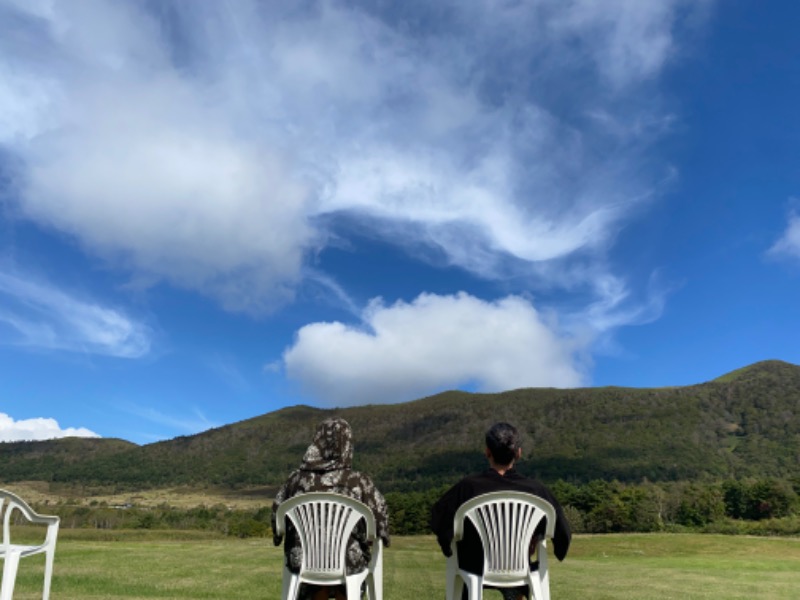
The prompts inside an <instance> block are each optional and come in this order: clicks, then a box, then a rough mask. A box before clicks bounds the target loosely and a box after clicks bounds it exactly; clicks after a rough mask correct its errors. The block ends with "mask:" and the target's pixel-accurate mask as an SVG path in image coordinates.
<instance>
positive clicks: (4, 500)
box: [0, 490, 59, 600]
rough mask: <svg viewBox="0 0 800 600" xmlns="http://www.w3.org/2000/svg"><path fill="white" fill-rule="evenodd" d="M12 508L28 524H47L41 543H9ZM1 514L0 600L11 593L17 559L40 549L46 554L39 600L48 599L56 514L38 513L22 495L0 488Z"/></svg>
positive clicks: (54, 547)
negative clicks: (0, 561) (0, 570)
mask: <svg viewBox="0 0 800 600" xmlns="http://www.w3.org/2000/svg"><path fill="white" fill-rule="evenodd" d="M15 510H16V511H19V513H21V514H22V516H24V517H25V518H26V519H27V520H28V521H30V522H31V523H37V524H41V525H47V533H46V534H45V539H44V542H42V543H41V544H37V545H24V544H12V543H11V515H12V513H13V512H14V511H15ZM0 515H2V517H3V545H2V546H0V558H2V559H3V585H2V587H1V588H0V600H11V599H12V597H13V595H14V584H15V583H16V581H17V567H18V566H19V559H20V558H24V557H25V556H33V555H34V554H41V553H42V552H44V554H45V562H44V592H43V594H42V600H48V598H50V581H51V580H52V578H53V559H54V558H55V554H56V538H57V537H58V524H59V519H58V517H51V516H47V515H39V514H37V513H35V512H33V509H31V507H30V506H28V505H27V504H26V503H25V501H24V500H22V498H20V497H19V496H17V495H16V494H12V493H11V492H8V491H6V490H0Z"/></svg>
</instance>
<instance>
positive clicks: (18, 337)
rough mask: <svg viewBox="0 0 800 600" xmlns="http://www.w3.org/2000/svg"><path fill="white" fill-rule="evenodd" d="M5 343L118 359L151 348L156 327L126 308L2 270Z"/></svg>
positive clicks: (0, 321)
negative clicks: (130, 313) (100, 301)
mask: <svg viewBox="0 0 800 600" xmlns="http://www.w3.org/2000/svg"><path fill="white" fill-rule="evenodd" d="M0 326H4V327H3V329H4V330H5V332H4V333H3V335H2V338H0V343H5V344H14V345H19V346H25V347H30V348H35V349H47V350H64V351H68V352H80V353H86V354H98V355H105V356H114V357H119V358H140V357H142V356H144V355H146V354H147V353H148V352H149V351H150V346H151V337H152V331H151V330H150V328H149V327H148V326H147V325H145V324H143V323H140V322H137V321H135V320H133V319H131V318H130V317H128V316H127V315H125V314H124V313H123V312H121V311H118V310H115V309H113V308H109V307H106V306H102V305H100V304H97V303H95V302H92V301H87V300H85V299H79V298H77V297H75V296H71V295H69V294H67V293H66V292H64V291H62V290H59V289H57V288H55V287H53V286H52V285H49V284H45V283H41V282H37V281H34V280H31V279H26V278H23V277H20V276H18V275H16V274H12V273H9V272H3V271H0Z"/></svg>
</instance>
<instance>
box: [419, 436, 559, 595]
mask: <svg viewBox="0 0 800 600" xmlns="http://www.w3.org/2000/svg"><path fill="white" fill-rule="evenodd" d="M521 456H522V448H521V447H520V445H519V434H518V432H517V430H516V428H515V427H514V426H513V425H509V424H508V423H496V424H495V425H493V426H492V427H491V428H490V429H489V431H487V432H486V458H487V459H488V460H489V468H488V469H486V470H485V471H483V472H481V473H475V474H474V475H469V476H467V477H465V478H464V479H462V480H461V481H459V482H458V483H457V484H455V485H454V486H453V487H452V488H450V489H449V490H448V491H447V492H445V494H444V495H443V496H442V497H441V498H440V499H439V500H438V501H437V502H436V504H434V506H433V509H432V510H431V521H430V526H431V530H432V531H433V533H435V534H436V540H437V541H438V542H439V546H440V547H441V549H442V553H443V554H444V555H445V556H451V555H452V549H451V544H452V542H453V518H454V517H455V514H456V511H457V510H458V507H459V506H461V505H462V504H463V503H464V502H466V501H467V500H469V499H471V498H474V497H475V496H479V495H481V494H486V493H489V492H497V491H504V490H513V491H517V492H526V493H529V494H534V495H536V496H539V497H540V498H543V499H545V500H547V501H548V502H549V503H550V504H552V505H553V508H555V510H556V524H555V534H554V536H553V552H554V554H555V555H556V558H558V560H564V557H565V556H566V555H567V551H568V550H569V544H570V541H571V539H572V532H571V530H570V526H569V522H568V521H567V519H566V517H565V516H564V510H563V509H562V508H561V505H560V504H559V503H558V500H556V498H555V496H553V494H552V493H551V492H550V490H548V489H547V487H545V486H544V485H543V484H542V483H540V482H538V481H536V480H535V479H530V478H528V477H525V476H524V475H522V474H521V473H520V472H519V471H517V470H516V469H515V468H514V463H515V462H516V461H517V460H519V458H520V457H521ZM545 525H546V523H545V521H544V520H542V522H541V523H540V524H539V527H537V530H536V535H535V536H534V537H537V536H541V535H543V534H544V529H545ZM458 566H459V567H460V568H462V569H464V570H465V571H469V572H470V573H478V574H480V573H482V572H483V546H482V545H481V541H480V538H479V537H478V532H477V531H476V530H475V528H474V527H473V526H472V524H471V523H470V522H469V520H467V522H466V523H465V525H464V537H463V539H462V540H461V541H460V542H458ZM500 591H501V592H502V593H503V597H504V599H505V600H521V599H523V598H525V596H526V594H527V593H528V590H527V587H523V588H521V589H519V588H515V589H505V590H500ZM464 594H465V595H466V589H464Z"/></svg>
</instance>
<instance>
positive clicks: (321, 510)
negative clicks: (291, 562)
mask: <svg viewBox="0 0 800 600" xmlns="http://www.w3.org/2000/svg"><path fill="white" fill-rule="evenodd" d="M290 515H291V517H290V518H292V520H293V521H294V522H295V527H296V528H297V531H298V534H299V535H300V538H301V546H302V549H303V568H304V569H305V570H307V571H314V572H318V573H325V572H341V573H344V569H345V567H344V560H345V554H346V553H347V541H348V537H349V534H350V532H351V531H352V529H353V527H355V524H356V522H357V521H358V519H359V518H361V517H360V515H358V514H357V513H355V511H353V509H352V508H350V507H349V506H344V505H342V504H338V503H336V502H328V501H325V502H309V503H307V504H300V505H298V506H296V507H295V508H294V510H293V511H291V513H290Z"/></svg>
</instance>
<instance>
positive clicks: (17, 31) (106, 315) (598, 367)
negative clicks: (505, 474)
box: [0, 0, 800, 443]
mask: <svg viewBox="0 0 800 600" xmlns="http://www.w3.org/2000/svg"><path fill="white" fill-rule="evenodd" d="M798 18H800V7H798V6H797V5H796V3H794V2H788V1H784V2H780V1H775V2H769V3H757V2H743V1H735V0H734V1H731V2H724V3H723V2H713V1H710V0H707V1H703V0H692V1H689V0H659V1H658V2H640V1H629V0H604V1H602V2H598V1H594V0H572V1H568V2H565V1H563V0H542V1H539V2H523V1H519V2H512V1H509V2H496V1H494V0H493V1H491V2H489V1H478V0H476V1H474V2H462V1H461V0H437V2H428V1H426V2H421V1H417V0H406V1H405V2H402V3H399V2H398V3H386V2H374V1H368V0H361V1H353V2H344V1H335V0H329V1H324V2H317V1H314V0H308V1H306V2H299V3H293V4H292V5H291V7H289V5H287V4H286V3H284V2H269V1H267V2H247V1H244V0H242V1H230V2H218V1H216V0H197V1H196V2H192V3H191V4H189V3H185V2H177V1H176V2H170V1H168V0H164V1H159V2H155V1H154V2H146V1H130V2H103V1H100V0H85V1H82V2H70V3H61V2H52V1H48V0H24V1H23V0H0V440H14V439H40V438H47V437H57V436H63V435H100V436H104V437H121V438H125V439H128V440H131V441H135V442H137V443H149V442H152V441H156V440H161V439H168V438H171V437H174V436H177V435H189V434H193V433H197V432H200V431H203V430H205V429H208V428H211V427H215V426H220V425H224V424H228V423H232V422H235V421H238V420H241V419H246V418H249V417H253V416H256V415H260V414H263V413H266V412H270V411H273V410H277V409H279V408H281V407H283V406H288V405H294V404H298V403H304V404H311V405H315V406H320V407H330V406H345V405H356V404H364V403H386V402H401V401H406V400H412V399H415V398H418V397H421V396H425V395H429V394H432V393H436V392H438V391H442V390H446V389H465V390H472V391H499V390H505V389H512V388H518V387H542V386H547V387H549V386H554V387H576V386H603V385H622V386H637V387H649V386H666V385H684V384H692V383H699V382H702V381H706V380H709V379H712V378H714V377H716V376H718V375H721V374H723V373H725V372H728V371H730V370H733V369H736V368H739V367H742V366H745V365H747V364H750V363H752V362H755V361H758V360H764V359H771V358H776V359H781V360H785V361H788V362H793V363H800V349H798V348H799V347H798V344H797V343H796V339H797V337H798V332H800V312H799V311H798V310H797V306H798V304H800V302H799V298H800V160H799V159H798V157H799V156H800V153H798V149H799V148H800V117H798V111H797V108H796V107H797V106H800V68H798V63H797V56H800V38H798V36H797V35H796V23H797V22H798Z"/></svg>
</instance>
